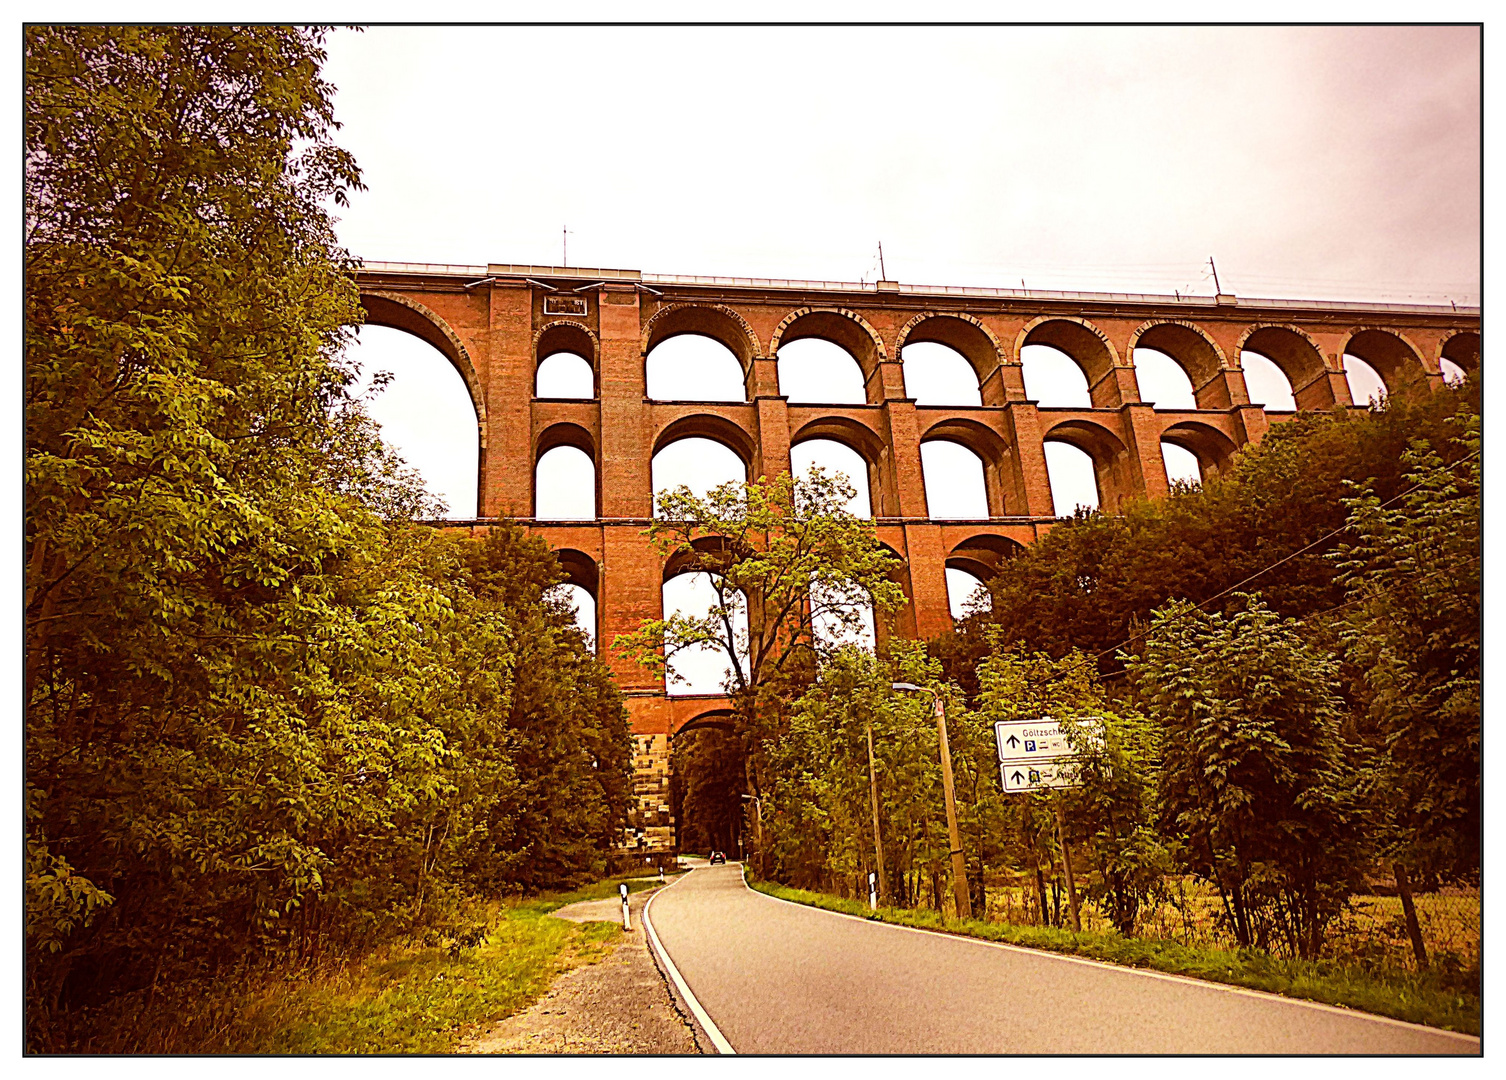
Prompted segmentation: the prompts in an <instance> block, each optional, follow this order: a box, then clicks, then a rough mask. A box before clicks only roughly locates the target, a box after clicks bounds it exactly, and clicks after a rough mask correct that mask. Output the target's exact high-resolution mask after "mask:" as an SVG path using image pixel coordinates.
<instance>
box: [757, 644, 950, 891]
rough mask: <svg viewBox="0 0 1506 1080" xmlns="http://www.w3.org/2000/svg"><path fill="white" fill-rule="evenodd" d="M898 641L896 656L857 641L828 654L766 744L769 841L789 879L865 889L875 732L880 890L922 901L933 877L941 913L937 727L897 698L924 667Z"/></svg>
mask: <svg viewBox="0 0 1506 1080" xmlns="http://www.w3.org/2000/svg"><path fill="white" fill-rule="evenodd" d="M893 645H894V647H895V651H896V653H897V655H896V656H895V657H894V658H892V659H881V658H879V657H876V656H874V655H873V654H871V653H869V652H867V651H865V650H863V649H859V648H856V647H854V646H851V645H847V646H842V647H839V648H837V649H835V650H833V651H831V652H830V653H828V654H827V655H826V656H825V657H824V658H823V659H822V662H821V664H820V668H819V671H818V674H817V676H816V678H815V680H814V682H812V684H811V685H810V686H809V687H807V688H806V690H805V692H804V693H802V694H801V695H800V696H799V697H798V698H796V699H795V700H794V701H793V702H792V703H791V705H790V707H789V710H788V716H787V719H786V720H785V722H784V723H783V724H782V725H781V726H780V728H779V731H778V733H777V737H772V738H770V739H769V740H768V741H767V742H766V744H765V745H764V747H763V755H764V762H765V764H764V778H765V782H766V785H767V786H766V789H765V790H766V792H767V794H766V795H765V800H766V801H765V806H764V834H765V837H766V840H767V843H768V847H769V853H770V855H771V857H772V859H773V868H772V869H773V872H774V873H775V874H776V875H777V876H778V877H779V878H780V880H783V881H787V882H790V883H791V884H795V885H798V886H801V887H805V888H817V889H836V890H837V891H839V892H842V893H844V894H846V893H849V892H851V893H854V894H857V893H865V892H866V884H865V883H864V882H865V875H866V874H867V873H868V872H869V871H870V870H874V869H876V867H877V864H878V859H877V852H876V851H875V849H874V842H873V817H872V813H873V810H872V802H871V798H872V796H871V789H870V782H869V774H868V739H869V733H870V732H871V734H872V742H873V754H874V763H875V769H876V772H877V776H878V788H879V804H880V810H879V816H880V824H879V832H880V836H881V838H882V843H883V845H884V852H885V858H884V865H885V870H886V873H887V875H888V878H889V880H888V881H887V882H886V883H885V886H886V887H885V888H884V890H883V891H884V892H885V893H886V894H887V895H888V896H890V897H894V898H897V899H898V900H899V901H900V902H902V903H903V902H911V903H913V902H915V900H916V899H917V898H918V895H919V893H920V891H921V890H920V884H921V882H922V881H924V880H925V879H926V878H929V879H930V885H931V893H932V900H933V903H935V904H936V905H937V906H938V908H939V907H940V903H941V897H942V896H943V895H944V892H945V890H944V889H943V888H942V886H941V882H942V881H943V880H944V878H945V876H946V874H947V873H948V869H947V865H948V843H947V830H946V819H945V816H944V813H943V810H942V805H943V804H942V786H941V767H940V754H939V745H938V743H937V738H936V724H935V720H934V718H933V717H932V714H931V710H930V708H929V705H930V702H929V699H926V698H922V697H920V696H919V695H914V694H897V693H895V691H894V690H893V689H892V685H891V684H892V683H893V682H894V681H895V679H897V678H921V679H923V678H924V677H925V671H924V668H925V666H926V660H925V656H924V653H923V651H921V650H919V649H918V648H916V647H914V646H913V644H911V643H905V642H894V643H893ZM907 646H909V647H907ZM957 700H960V697H958V698H957ZM948 719H949V721H951V720H952V718H951V717H950V716H949V717H948ZM949 727H953V728H955V722H952V723H951V724H949Z"/></svg>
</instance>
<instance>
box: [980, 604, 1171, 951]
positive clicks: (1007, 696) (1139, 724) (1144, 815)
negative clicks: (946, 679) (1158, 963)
mask: <svg viewBox="0 0 1506 1080" xmlns="http://www.w3.org/2000/svg"><path fill="white" fill-rule="evenodd" d="M992 638H993V644H994V648H995V651H994V652H992V653H991V654H990V655H989V656H988V658H987V659H986V660H985V661H984V662H983V664H982V665H981V666H980V667H979V669H978V681H979V694H978V706H977V714H978V716H979V717H980V719H981V720H982V721H983V723H984V727H985V730H987V732H988V734H989V736H990V742H991V741H992V740H991V736H992V728H993V725H994V724H995V723H997V722H999V721H1011V720H1038V719H1042V718H1046V717H1049V718H1051V719H1053V720H1056V721H1058V722H1059V723H1061V725H1062V727H1063V729H1064V730H1065V731H1066V732H1067V736H1068V739H1069V741H1070V742H1071V743H1072V746H1073V749H1074V751H1075V752H1076V754H1077V762H1076V764H1075V765H1074V767H1073V772H1074V777H1073V778H1074V780H1075V781H1076V783H1077V785H1078V786H1076V787H1072V788H1064V789H1060V790H1056V791H1051V792H1041V793H1037V794H1030V795H1016V796H1011V797H1009V798H1010V800H1011V801H1012V802H1014V803H1015V813H1016V815H1017V817H1018V818H1019V825H1020V827H1021V829H1022V830H1023V834H1024V835H1028V836H1031V837H1032V843H1031V844H1030V847H1029V850H1028V851H1021V852H1018V853H1017V854H1016V858H1017V859H1019V860H1020V861H1021V862H1024V861H1025V858H1024V857H1025V856H1027V855H1028V859H1029V865H1030V866H1031V869H1032V870H1034V869H1035V868H1036V867H1037V866H1038V862H1037V852H1038V851H1039V849H1040V847H1041V846H1042V845H1041V843H1040V841H1039V840H1038V839H1035V838H1036V837H1039V836H1040V834H1041V831H1042V830H1041V829H1040V826H1039V825H1038V824H1037V820H1038V819H1047V820H1049V819H1050V818H1052V817H1054V816H1055V815H1056V812H1057V810H1058V809H1060V811H1061V819H1062V820H1063V821H1064V822H1065V823H1066V840H1067V842H1068V843H1070V844H1074V846H1075V847H1077V848H1079V849H1081V850H1084V851H1086V852H1087V854H1088V855H1089V859H1090V863H1089V865H1088V868H1090V869H1092V870H1093V871H1094V873H1092V874H1089V875H1084V876H1083V878H1082V885H1083V886H1085V888H1084V892H1085V894H1086V896H1087V898H1088V899H1090V900H1092V901H1094V902H1095V903H1096V904H1097V905H1098V906H1099V907H1100V909H1101V910H1102V911H1104V913H1105V914H1106V915H1107V916H1108V918H1109V920H1110V921H1111V922H1112V923H1113V924H1114V926H1115V928H1116V929H1118V930H1119V932H1120V933H1122V934H1126V935H1128V934H1132V933H1133V932H1134V926H1135V918H1136V915H1137V914H1138V912H1139V910H1140V907H1141V905H1142V904H1143V903H1145V901H1146V900H1147V899H1148V898H1150V897H1151V896H1152V895H1154V894H1156V893H1157V892H1158V891H1159V888H1160V885H1161V882H1162V879H1163V878H1164V876H1165V874H1166V872H1167V871H1168V870H1169V869H1170V856H1169V854H1168V852H1167V849H1166V845H1165V843H1164V842H1163V840H1162V838H1161V837H1160V835H1159V834H1158V833H1157V831H1156V829H1155V823H1154V816H1155V806H1154V796H1155V788H1154V784H1153V782H1152V781H1153V776H1154V770H1155V766H1156V763H1157V759H1158V754H1159V749H1158V746H1157V739H1156V732H1155V730H1154V728H1153V727H1152V726H1151V725H1150V724H1148V723H1147V722H1146V720H1145V718H1144V717H1142V716H1140V715H1139V714H1138V713H1136V712H1135V711H1133V710H1131V709H1125V708H1124V707H1122V706H1117V705H1115V703H1113V702H1112V701H1110V700H1109V698H1108V697H1107V695H1106V694H1105V691H1104V688H1103V684H1102V682H1101V681H1100V679H1099V678H1098V673H1097V667H1096V665H1095V664H1094V663H1093V662H1092V659H1091V658H1090V657H1087V656H1084V655H1083V654H1081V653H1078V652H1071V653H1068V654H1067V655H1066V656H1064V657H1062V658H1061V659H1059V660H1058V659H1053V658H1052V657H1051V656H1049V655H1048V654H1046V653H1041V652H1037V653H1031V654H1025V653H1023V652H1020V651H1018V650H1015V649H1010V648H1007V647H1005V646H1004V644H1003V641H1002V636H1001V635H1000V634H999V632H998V631H997V630H995V631H994V632H993V634H992ZM1089 720H1093V721H1101V722H1102V725H1103V731H1104V738H1103V739H1102V741H1099V740H1096V739H1093V738H1090V737H1089V735H1088V728H1087V727H1086V726H1085V725H1084V721H1089ZM989 749H991V750H992V749H993V747H992V746H991V745H990V747H989ZM994 752H995V753H997V751H994ZM1015 831H1016V830H1015V829H1008V830H1007V832H1006V835H1009V834H1013V833H1015Z"/></svg>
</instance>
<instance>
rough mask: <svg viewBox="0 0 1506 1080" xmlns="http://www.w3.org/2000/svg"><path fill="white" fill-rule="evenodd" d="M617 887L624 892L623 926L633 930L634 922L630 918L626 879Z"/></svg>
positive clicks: (625, 928)
mask: <svg viewBox="0 0 1506 1080" xmlns="http://www.w3.org/2000/svg"><path fill="white" fill-rule="evenodd" d="M617 889H618V891H619V892H620V893H621V894H622V928H623V929H624V930H631V929H632V928H633V923H632V920H631V919H629V918H628V902H627V892H628V890H627V882H625V881H624V882H623V883H622V884H621V885H618V886H617Z"/></svg>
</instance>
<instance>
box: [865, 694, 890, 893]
mask: <svg viewBox="0 0 1506 1080" xmlns="http://www.w3.org/2000/svg"><path fill="white" fill-rule="evenodd" d="M868 792H869V794H870V795H871V796H872V798H873V857H874V860H875V861H876V862H877V863H878V899H879V902H880V903H882V904H884V905H885V906H888V903H889V883H888V881H887V880H885V878H884V840H883V837H882V836H881V835H880V834H879V790H878V772H877V771H876V770H875V769H874V767H873V721H872V720H870V721H869V722H868Z"/></svg>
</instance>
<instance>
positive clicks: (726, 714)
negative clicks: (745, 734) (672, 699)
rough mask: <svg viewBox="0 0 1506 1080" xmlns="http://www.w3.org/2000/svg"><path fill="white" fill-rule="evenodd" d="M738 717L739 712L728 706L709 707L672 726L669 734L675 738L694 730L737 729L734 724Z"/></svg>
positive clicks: (729, 730)
mask: <svg viewBox="0 0 1506 1080" xmlns="http://www.w3.org/2000/svg"><path fill="white" fill-rule="evenodd" d="M736 717H737V714H736V713H734V712H733V711H732V710H731V709H728V708H715V709H707V710H706V711H705V712H701V713H697V714H696V715H695V716H693V717H691V718H690V719H689V720H686V721H685V722H683V723H681V724H679V725H677V726H676V727H674V728H672V729H671V730H670V733H669V735H670V738H674V737H675V736H678V735H686V734H689V733H690V732H693V731H704V730H705V729H707V728H715V729H716V730H717V731H728V732H731V731H736V730H737V729H736V727H735V726H734V721H735V720H736Z"/></svg>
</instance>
